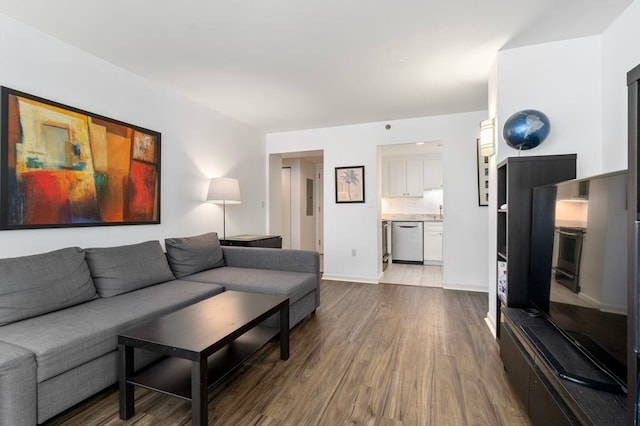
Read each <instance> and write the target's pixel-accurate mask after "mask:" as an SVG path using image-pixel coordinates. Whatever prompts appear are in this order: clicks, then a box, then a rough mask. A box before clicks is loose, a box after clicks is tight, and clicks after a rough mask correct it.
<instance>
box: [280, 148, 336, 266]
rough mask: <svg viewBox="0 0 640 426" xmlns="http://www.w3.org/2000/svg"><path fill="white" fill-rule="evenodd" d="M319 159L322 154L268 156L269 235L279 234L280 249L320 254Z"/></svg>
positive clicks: (321, 187) (321, 193) (321, 189)
mask: <svg viewBox="0 0 640 426" xmlns="http://www.w3.org/2000/svg"><path fill="white" fill-rule="evenodd" d="M323 160H324V154H323V152H322V151H307V152H292V153H281V154H270V158H269V168H270V170H269V176H270V183H269V190H270V195H269V200H270V204H269V233H270V234H280V235H282V247H283V248H291V249H301V250H313V251H318V252H319V253H320V254H322V249H323V234H324V214H323V212H324V207H323V203H324V181H323ZM276 194H277V195H276Z"/></svg>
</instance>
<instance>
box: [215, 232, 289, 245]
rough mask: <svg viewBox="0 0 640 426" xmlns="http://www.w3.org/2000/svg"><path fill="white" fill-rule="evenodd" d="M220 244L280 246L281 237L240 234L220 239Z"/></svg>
mask: <svg viewBox="0 0 640 426" xmlns="http://www.w3.org/2000/svg"><path fill="white" fill-rule="evenodd" d="M220 244H221V245H223V246H242V247H268V248H282V237H281V236H280V235H254V234H242V235H234V236H231V237H226V238H224V239H221V240H220Z"/></svg>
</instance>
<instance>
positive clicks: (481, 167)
mask: <svg viewBox="0 0 640 426" xmlns="http://www.w3.org/2000/svg"><path fill="white" fill-rule="evenodd" d="M480 145H481V143H480V139H476V150H477V161H478V206H480V207H487V206H489V162H490V160H489V156H488V155H482V150H481V148H480Z"/></svg>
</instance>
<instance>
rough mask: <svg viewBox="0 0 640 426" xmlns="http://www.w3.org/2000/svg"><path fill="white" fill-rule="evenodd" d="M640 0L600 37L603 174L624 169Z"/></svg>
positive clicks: (639, 54)
mask: <svg viewBox="0 0 640 426" xmlns="http://www.w3.org/2000/svg"><path fill="white" fill-rule="evenodd" d="M638 22H640V1H638V0H636V1H634V2H633V3H631V5H629V7H628V8H627V9H626V10H625V12H624V13H623V14H622V15H620V17H618V19H617V20H616V21H614V22H613V23H612V24H611V25H610V26H609V28H607V30H606V31H605V32H604V33H603V34H602V134H603V137H602V145H601V154H602V166H603V167H602V171H603V172H610V171H615V170H622V169H626V168H627V155H626V154H627V84H626V81H627V72H628V71H629V70H631V69H632V68H633V67H635V66H636V65H638V64H640V49H638V46H637V45H638V41H640V25H638Z"/></svg>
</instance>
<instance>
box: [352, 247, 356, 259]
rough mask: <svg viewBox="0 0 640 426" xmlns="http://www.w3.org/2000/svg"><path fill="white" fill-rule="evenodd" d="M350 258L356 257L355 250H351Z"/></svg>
mask: <svg viewBox="0 0 640 426" xmlns="http://www.w3.org/2000/svg"><path fill="white" fill-rule="evenodd" d="M351 257H356V249H351Z"/></svg>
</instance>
